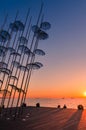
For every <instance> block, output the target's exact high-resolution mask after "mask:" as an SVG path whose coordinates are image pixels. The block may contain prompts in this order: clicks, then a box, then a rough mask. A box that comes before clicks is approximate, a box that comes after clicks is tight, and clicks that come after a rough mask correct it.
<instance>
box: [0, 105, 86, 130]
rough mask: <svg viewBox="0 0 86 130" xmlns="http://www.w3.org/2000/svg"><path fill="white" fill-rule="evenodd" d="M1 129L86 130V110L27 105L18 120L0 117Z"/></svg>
mask: <svg viewBox="0 0 86 130" xmlns="http://www.w3.org/2000/svg"><path fill="white" fill-rule="evenodd" d="M0 130H86V110H77V109H57V108H43V107H40V108H36V107H26V108H25V111H24V114H23V115H22V116H21V117H19V118H17V119H16V120H13V119H9V118H7V119H2V120H1V119H0Z"/></svg>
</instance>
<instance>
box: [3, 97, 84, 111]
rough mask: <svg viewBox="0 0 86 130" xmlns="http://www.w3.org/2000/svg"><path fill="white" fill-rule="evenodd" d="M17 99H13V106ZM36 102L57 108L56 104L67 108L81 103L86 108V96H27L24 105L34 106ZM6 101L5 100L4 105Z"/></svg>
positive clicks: (43, 105) (42, 105) (75, 107)
mask: <svg viewBox="0 0 86 130" xmlns="http://www.w3.org/2000/svg"><path fill="white" fill-rule="evenodd" d="M16 103H17V99H15V101H14V107H15V106H16ZM36 103H40V106H41V107H55V108H57V106H58V105H60V106H61V108H62V107H63V106H64V104H65V105H66V106H67V108H74V109H77V106H78V105H79V104H82V105H83V106H84V109H86V98H27V99H26V105H27V106H36ZM6 105H7V103H6V102H5V106H6Z"/></svg>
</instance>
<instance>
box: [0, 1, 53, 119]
mask: <svg viewBox="0 0 86 130" xmlns="http://www.w3.org/2000/svg"><path fill="white" fill-rule="evenodd" d="M42 11H43V3H42V4H41V9H40V11H39V15H38V18H37V22H36V25H33V26H32V23H31V17H30V16H29V14H30V9H29V10H28V12H27V14H26V18H25V22H22V21H20V20H19V19H18V12H17V14H16V17H15V19H14V21H13V22H12V23H10V24H9V27H8V30H4V26H3V28H1V30H0V95H1V96H2V97H1V100H0V104H1V105H0V107H1V108H3V106H5V108H7V109H6V111H5V113H6V114H5V115H8V112H9V111H8V110H9V109H8V108H10V114H14V116H15V117H17V114H18V113H19V114H21V112H22V109H23V108H22V107H21V106H22V104H23V103H25V99H26V94H27V91H28V86H29V82H30V78H31V73H32V71H33V70H34V69H40V68H41V67H43V64H42V63H40V62H38V61H35V57H36V55H39V56H44V55H45V52H44V51H43V50H41V49H39V48H38V43H39V41H40V40H45V39H47V38H48V34H47V33H46V32H45V31H46V30H49V29H50V28H51V25H50V23H48V22H43V17H42ZM30 36H31V38H32V39H31V41H30V42H29V37H30ZM16 95H17V99H16V103H15V98H16ZM12 107H15V111H12V110H13V109H12ZM1 113H4V110H3V109H2V111H1ZM3 115H4V114H3Z"/></svg>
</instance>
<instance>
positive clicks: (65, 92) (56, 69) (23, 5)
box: [0, 0, 86, 98]
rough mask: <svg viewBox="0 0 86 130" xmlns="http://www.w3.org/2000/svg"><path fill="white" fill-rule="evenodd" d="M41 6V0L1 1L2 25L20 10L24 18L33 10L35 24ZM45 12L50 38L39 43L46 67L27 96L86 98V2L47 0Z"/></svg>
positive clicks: (37, 74) (33, 80) (37, 73)
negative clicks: (28, 11)
mask: <svg viewBox="0 0 86 130" xmlns="http://www.w3.org/2000/svg"><path fill="white" fill-rule="evenodd" d="M40 5H41V0H0V25H2V23H3V20H4V17H5V15H6V14H7V13H8V17H9V20H12V19H13V17H14V16H15V13H16V11H17V10H19V17H20V18H21V19H23V18H24V15H25V14H26V12H27V10H28V8H29V7H30V8H31V15H32V17H33V21H32V24H33V25H34V24H35V23H36V21H37V16H38V13H39V9H40ZM43 12H44V20H45V21H48V22H50V23H51V29H50V30H48V31H47V33H48V34H49V38H48V39H47V40H43V41H40V42H39V46H38V48H40V49H42V50H44V51H45V53H46V55H45V56H36V61H39V62H41V63H43V65H44V66H43V67H42V68H41V69H40V70H35V71H33V72H32V76H31V81H30V85H29V88H28V94H27V97H50V98H56V97H85V96H86V93H85V92H86V0H44V9H43Z"/></svg>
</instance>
